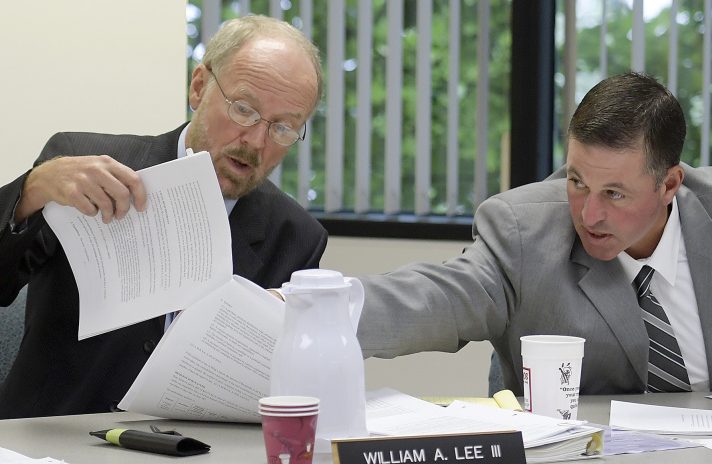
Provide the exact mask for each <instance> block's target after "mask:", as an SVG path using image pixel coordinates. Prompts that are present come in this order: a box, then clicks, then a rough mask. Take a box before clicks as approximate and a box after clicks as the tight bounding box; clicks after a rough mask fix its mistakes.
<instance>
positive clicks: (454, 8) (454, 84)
mask: <svg viewBox="0 0 712 464" xmlns="http://www.w3.org/2000/svg"><path fill="white" fill-rule="evenodd" d="M449 6H450V16H449V19H448V21H449V22H448V24H449V31H450V38H449V41H448V46H449V50H448V71H449V74H448V75H449V80H448V84H447V101H448V106H447V187H446V188H447V215H448V216H454V215H455V214H457V204H458V195H459V169H458V160H459V158H460V143H459V139H458V132H459V128H460V98H459V95H458V89H459V87H460V0H450V5H449Z"/></svg>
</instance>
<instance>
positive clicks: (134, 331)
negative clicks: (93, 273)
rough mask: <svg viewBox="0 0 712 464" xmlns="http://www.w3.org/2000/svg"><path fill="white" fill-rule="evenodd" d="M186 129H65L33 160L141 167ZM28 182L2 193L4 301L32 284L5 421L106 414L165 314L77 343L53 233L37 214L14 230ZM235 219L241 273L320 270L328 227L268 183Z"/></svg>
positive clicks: (2, 399)
mask: <svg viewBox="0 0 712 464" xmlns="http://www.w3.org/2000/svg"><path fill="white" fill-rule="evenodd" d="M181 129H182V127H180V128H178V129H176V130H174V131H172V132H169V133H167V134H163V135H160V136H157V137H153V136H134V135H106V134H88V133H60V134H56V135H55V136H53V137H52V138H51V139H50V140H49V141H48V142H47V145H46V146H45V148H44V149H43V151H42V154H41V155H40V157H39V159H38V161H37V162H41V161H44V160H47V159H49V158H53V157H55V156H57V155H60V154H61V155H84V154H107V155H110V156H112V157H113V158H115V159H117V160H118V161H120V162H121V163H123V164H125V165H127V166H129V167H131V168H133V169H134V170H138V169H142V168H145V167H148V166H152V165H155V164H159V163H163V162H166V161H170V160H172V159H175V158H176V153H177V146H178V137H179V135H180V131H181ZM25 178H26V174H25V175H23V176H21V177H20V178H18V179H16V180H15V181H13V182H11V183H10V184H8V185H6V186H4V187H2V188H0V269H2V273H0V305H6V304H8V303H10V302H11V301H12V300H13V299H14V297H15V295H16V294H17V292H18V291H19V290H20V289H21V288H22V287H23V286H24V285H25V284H26V283H28V282H29V286H28V295H27V315H26V322H25V334H24V338H23V340H22V345H21V347H20V352H19V353H18V357H17V359H16V361H15V364H14V366H13V368H12V370H11V371H10V373H9V374H8V376H7V378H6V380H5V382H4V383H3V385H2V386H1V387H0V419H3V418H12V417H34V416H51V415H62V414H83V413H94V412H106V411H110V410H112V409H113V408H115V406H116V404H118V401H119V400H121V398H122V397H123V395H124V393H125V392H126V391H127V390H128V388H129V386H130V385H131V383H132V382H133V380H134V379H135V378H136V376H137V375H138V373H139V371H140V370H141V368H142V367H143V365H144V363H145V362H146V360H147V359H148V357H149V355H150V354H151V352H152V350H153V348H154V347H155V346H156V343H157V342H158V340H159V339H160V338H161V336H162V335H163V324H164V317H160V318H155V319H151V320H148V321H145V322H142V323H139V324H135V325H132V326H129V327H126V328H123V329H120V330H115V331H112V332H109V333H107V334H103V335H99V336H96V337H92V338H89V339H86V340H82V341H77V327H78V307H79V304H78V294H77V286H76V283H75V281H74V276H73V274H72V270H71V268H70V266H69V263H68V262H67V258H66V256H65V254H64V251H63V250H62V247H61V245H60V244H59V242H58V241H57V238H56V237H55V235H54V233H53V232H52V230H51V229H50V228H49V226H48V225H47V223H46V222H45V221H44V218H43V216H42V214H41V213H40V212H38V213H36V214H34V215H33V216H32V217H30V218H29V221H28V229H27V230H26V231H25V232H24V233H21V234H13V233H10V230H9V222H10V220H11V217H12V214H13V209H14V206H15V204H16V202H17V199H18V198H19V194H20V192H21V190H22V185H23V183H24V180H25ZM229 222H230V228H231V231H232V258H233V259H232V261H233V272H234V273H235V274H238V275H241V276H243V277H246V278H248V279H250V280H252V281H254V282H255V283H257V284H258V285H260V286H262V287H265V288H266V287H279V286H281V284H282V283H283V282H286V281H288V280H289V278H290V275H291V273H292V272H293V271H295V270H298V269H307V268H315V267H318V266H319V260H320V259H321V255H322V253H323V252H324V249H325V247H326V241H327V233H326V231H325V230H324V228H323V227H321V225H320V224H319V223H318V222H317V221H316V220H315V219H314V218H312V217H311V216H310V215H309V214H308V213H307V212H306V211H305V210H304V209H303V208H302V207H301V206H300V205H299V204H298V203H296V202H295V201H293V200H292V199H291V198H289V197H288V196H287V195H285V194H284V193H283V192H281V191H280V190H279V189H278V188H276V187H275V186H274V185H273V184H272V183H270V182H269V181H266V182H264V183H263V184H262V185H261V186H260V187H258V188H257V189H256V190H254V191H253V192H251V193H250V194H248V195H246V196H244V197H242V198H240V200H239V201H238V202H237V204H236V205H235V208H234V209H233V211H232V213H231V214H230V217H229Z"/></svg>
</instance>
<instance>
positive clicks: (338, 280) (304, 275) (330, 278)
mask: <svg viewBox="0 0 712 464" xmlns="http://www.w3.org/2000/svg"><path fill="white" fill-rule="evenodd" d="M285 286H289V287H291V288H292V289H294V290H318V289H332V288H333V289H336V288H344V287H350V286H351V284H350V283H349V282H347V281H346V280H344V276H343V274H341V273H340V272H338V271H332V270H329V269H304V270H301V271H295V272H292V278H291V280H290V281H289V282H288V283H286V284H285Z"/></svg>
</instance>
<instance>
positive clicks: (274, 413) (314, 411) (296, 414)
mask: <svg viewBox="0 0 712 464" xmlns="http://www.w3.org/2000/svg"><path fill="white" fill-rule="evenodd" d="M318 414H319V410H318V409H312V410H309V411H300V412H293V411H279V412H277V411H265V410H263V409H260V415H262V416H270V417H305V416H316V415H318Z"/></svg>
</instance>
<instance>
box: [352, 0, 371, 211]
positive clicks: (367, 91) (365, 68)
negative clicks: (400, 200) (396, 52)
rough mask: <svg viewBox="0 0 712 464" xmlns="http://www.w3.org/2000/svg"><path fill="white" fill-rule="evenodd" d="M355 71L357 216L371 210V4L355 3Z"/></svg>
mask: <svg viewBox="0 0 712 464" xmlns="http://www.w3.org/2000/svg"><path fill="white" fill-rule="evenodd" d="M357 34H358V37H357V41H358V45H357V47H358V52H357V53H358V67H357V68H356V94H357V95H358V104H357V105H358V106H357V109H356V114H357V118H356V204H355V211H356V212H357V213H366V212H368V211H369V210H370V209H371V60H372V55H371V49H372V47H373V38H372V36H373V7H372V4H371V0H359V2H358V30H357Z"/></svg>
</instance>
